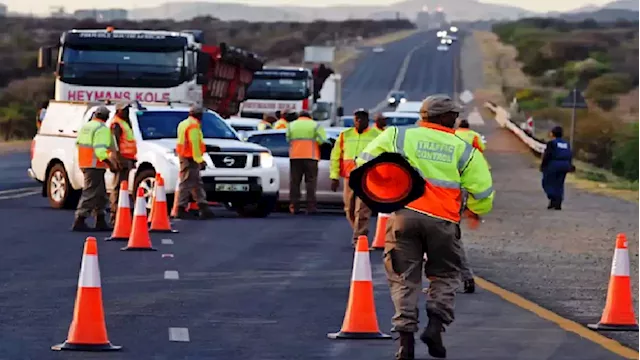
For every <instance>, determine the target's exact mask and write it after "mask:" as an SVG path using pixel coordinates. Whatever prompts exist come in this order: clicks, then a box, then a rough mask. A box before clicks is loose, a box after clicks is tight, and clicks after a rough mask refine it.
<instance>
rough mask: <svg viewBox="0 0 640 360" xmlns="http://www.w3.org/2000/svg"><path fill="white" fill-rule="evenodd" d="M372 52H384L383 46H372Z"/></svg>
mask: <svg viewBox="0 0 640 360" xmlns="http://www.w3.org/2000/svg"><path fill="white" fill-rule="evenodd" d="M373 52H374V53H381V52H384V48H383V47H380V46H376V47H374V48H373Z"/></svg>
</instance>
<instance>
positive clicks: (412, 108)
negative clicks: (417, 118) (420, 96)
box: [395, 101, 422, 113]
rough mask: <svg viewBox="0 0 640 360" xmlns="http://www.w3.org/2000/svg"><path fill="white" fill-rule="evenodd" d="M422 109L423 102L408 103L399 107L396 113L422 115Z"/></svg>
mask: <svg viewBox="0 0 640 360" xmlns="http://www.w3.org/2000/svg"><path fill="white" fill-rule="evenodd" d="M420 107H422V101H407V102H405V103H402V104H400V105H398V107H396V109H395V112H412V113H420Z"/></svg>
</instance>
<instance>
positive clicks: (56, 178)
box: [28, 101, 280, 217]
mask: <svg viewBox="0 0 640 360" xmlns="http://www.w3.org/2000/svg"><path fill="white" fill-rule="evenodd" d="M99 105H101V104H98V103H77V102H76V103H73V102H61V101H51V102H50V104H49V107H48V108H47V111H46V115H45V118H44V120H43V122H42V126H41V127H40V130H39V131H38V134H36V136H35V137H34V139H33V143H32V145H31V168H30V169H29V170H28V173H29V176H31V178H33V179H35V180H37V181H39V182H41V183H42V184H43V186H42V195H43V196H44V197H48V198H49V203H50V204H51V206H52V207H54V208H75V206H76V205H77V202H78V199H79V196H80V193H81V189H82V183H83V175H82V172H81V171H80V169H79V168H78V165H77V158H78V156H77V151H76V145H75V142H76V137H77V133H78V130H79V129H80V127H81V126H82V125H83V124H84V123H86V122H87V121H89V120H90V118H91V116H92V114H93V112H94V111H95V110H96V108H97V107H98V106H99ZM107 107H108V108H109V109H110V110H111V116H113V114H114V113H115V108H114V106H113V105H107ZM129 114H130V116H129V117H130V120H131V125H132V129H133V132H134V135H135V138H136V141H137V144H138V156H137V157H138V161H137V164H136V168H135V169H134V170H133V171H131V174H130V175H129V184H130V189H129V190H130V191H132V193H134V194H135V192H133V190H134V189H136V188H138V187H139V186H141V187H142V188H144V189H145V196H146V197H148V196H149V194H150V192H151V189H152V188H153V184H154V178H155V174H156V172H159V173H160V174H162V176H163V177H164V179H165V184H166V185H165V186H166V192H167V195H168V201H169V202H172V200H173V193H174V191H175V187H176V184H177V181H178V158H177V156H176V154H175V150H174V149H175V146H176V141H177V140H176V139H177V135H176V132H177V126H178V124H179V123H180V121H182V120H184V119H186V118H187V116H188V107H187V106H185V105H183V104H180V105H176V104H167V103H148V104H147V103H139V102H134V103H132V107H131V109H130V111H129ZM202 131H203V133H204V138H205V139H204V141H205V144H206V148H207V150H206V153H205V154H204V160H205V163H206V165H207V167H206V169H205V170H202V172H201V175H202V180H203V182H204V187H205V191H206V193H207V199H208V200H209V201H216V202H220V203H224V204H227V207H228V208H230V209H233V210H235V211H236V212H238V214H240V215H241V216H251V217H264V216H267V215H269V214H270V213H271V211H272V210H273V209H274V208H275V205H276V202H277V200H278V195H279V194H278V190H279V188H280V177H279V174H278V169H277V168H276V167H275V164H274V160H273V156H272V155H271V152H270V151H269V150H268V149H267V148H265V147H262V146H259V145H256V144H252V143H246V142H243V141H241V140H240V139H239V137H238V134H237V133H236V132H235V131H234V130H233V129H232V128H231V127H230V126H229V125H228V124H227V123H226V122H225V121H224V120H223V119H222V118H221V117H220V116H219V115H218V114H216V113H215V112H213V111H210V110H209V111H207V112H206V113H205V115H204V117H203V120H202ZM105 179H106V183H107V191H111V190H112V189H113V174H112V173H111V172H110V171H107V173H106V175H105Z"/></svg>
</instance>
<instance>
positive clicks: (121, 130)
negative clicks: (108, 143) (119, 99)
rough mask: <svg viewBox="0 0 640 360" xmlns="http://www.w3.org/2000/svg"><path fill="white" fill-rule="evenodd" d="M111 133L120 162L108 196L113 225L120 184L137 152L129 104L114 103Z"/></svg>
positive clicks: (127, 175) (113, 223)
mask: <svg viewBox="0 0 640 360" xmlns="http://www.w3.org/2000/svg"><path fill="white" fill-rule="evenodd" d="M111 133H112V134H113V140H114V141H113V143H114V148H115V151H114V152H115V156H116V157H117V159H118V162H119V163H120V170H119V171H118V172H115V173H113V175H114V176H113V192H111V197H110V204H111V205H110V209H111V216H110V218H109V220H110V223H111V226H112V227H113V226H114V225H115V221H116V212H117V210H118V196H119V194H120V184H121V183H122V182H123V181H125V180H128V179H129V172H130V171H131V169H133V167H134V166H135V164H136V155H137V153H138V147H137V145H136V139H135V137H134V136H133V130H132V129H131V121H130V120H129V105H126V104H117V105H116V115H115V116H114V117H113V121H112V122H111Z"/></svg>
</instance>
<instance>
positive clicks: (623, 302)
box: [587, 234, 638, 331]
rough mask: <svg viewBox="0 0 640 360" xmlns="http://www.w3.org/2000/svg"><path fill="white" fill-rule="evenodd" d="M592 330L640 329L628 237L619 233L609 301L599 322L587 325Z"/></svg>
mask: <svg viewBox="0 0 640 360" xmlns="http://www.w3.org/2000/svg"><path fill="white" fill-rule="evenodd" d="M587 327H588V328H589V329H592V330H602V331H638V322H637V321H636V316H635V313H634V311H633V299H632V297H631V278H630V277H629V250H628V249H627V237H626V236H625V235H624V234H618V236H617V238H616V250H615V252H614V253H613V264H612V265H611V279H610V280H609V291H607V303H606V305H605V306H604V311H603V312H602V317H601V318H600V322H598V323H597V324H589V325H587Z"/></svg>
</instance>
